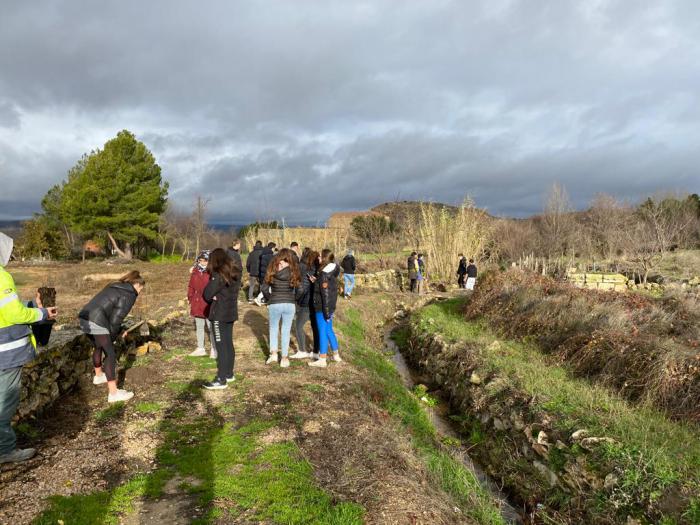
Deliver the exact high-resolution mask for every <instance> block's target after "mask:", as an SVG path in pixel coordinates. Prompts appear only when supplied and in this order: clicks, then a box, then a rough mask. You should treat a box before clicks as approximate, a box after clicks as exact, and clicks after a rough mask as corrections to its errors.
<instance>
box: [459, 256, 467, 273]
mask: <svg viewBox="0 0 700 525" xmlns="http://www.w3.org/2000/svg"><path fill="white" fill-rule="evenodd" d="M457 275H467V259H466V258H464V257H462V258H461V259H460V260H459V266H458V267H457Z"/></svg>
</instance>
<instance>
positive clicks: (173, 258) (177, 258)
mask: <svg viewBox="0 0 700 525" xmlns="http://www.w3.org/2000/svg"><path fill="white" fill-rule="evenodd" d="M148 262H151V263H156V264H173V263H182V262H183V261H182V256H181V255H177V254H176V255H161V254H159V253H152V254H150V255H149V256H148Z"/></svg>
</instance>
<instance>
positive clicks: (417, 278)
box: [406, 252, 428, 294]
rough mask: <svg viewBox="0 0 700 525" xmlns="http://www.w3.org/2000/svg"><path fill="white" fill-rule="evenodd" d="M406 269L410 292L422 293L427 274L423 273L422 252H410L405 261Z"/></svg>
mask: <svg viewBox="0 0 700 525" xmlns="http://www.w3.org/2000/svg"><path fill="white" fill-rule="evenodd" d="M406 267H407V269H408V281H409V290H410V291H411V293H417V294H422V293H423V292H424V291H425V284H426V282H427V278H428V276H427V274H426V273H425V258H424V255H423V254H422V253H418V252H411V255H409V256H408V260H407V261H406Z"/></svg>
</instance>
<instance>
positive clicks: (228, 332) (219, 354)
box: [211, 321, 236, 379]
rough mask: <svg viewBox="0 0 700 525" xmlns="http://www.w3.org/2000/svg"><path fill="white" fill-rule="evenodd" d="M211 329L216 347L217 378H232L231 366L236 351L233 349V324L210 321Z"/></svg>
mask: <svg viewBox="0 0 700 525" xmlns="http://www.w3.org/2000/svg"><path fill="white" fill-rule="evenodd" d="M211 329H212V331H213V332H214V345H215V346H216V367H217V377H218V378H219V379H227V378H229V377H233V364H234V362H235V360H236V351H235V350H234V348H233V322H231V323H224V322H222V321H212V322H211Z"/></svg>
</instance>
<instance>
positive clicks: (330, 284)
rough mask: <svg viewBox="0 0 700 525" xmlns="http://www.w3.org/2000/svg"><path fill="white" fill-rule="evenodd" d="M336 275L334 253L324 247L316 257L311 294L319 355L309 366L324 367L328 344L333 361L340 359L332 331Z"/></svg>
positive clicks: (336, 340)
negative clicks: (314, 277)
mask: <svg viewBox="0 0 700 525" xmlns="http://www.w3.org/2000/svg"><path fill="white" fill-rule="evenodd" d="M338 275H340V268H338V265H337V264H335V255H334V254H333V252H332V251H331V250H329V249H327V248H325V249H324V250H323V251H322V252H321V255H320V256H319V257H318V259H317V265H316V280H315V282H314V294H313V303H314V311H315V315H316V325H317V328H318V339H319V341H318V350H319V356H318V359H317V360H316V361H312V362H310V363H309V366H313V367H319V368H325V367H326V366H327V360H326V357H327V355H328V347H329V346H330V348H331V350H332V351H333V361H336V362H340V361H342V359H341V358H340V352H339V350H338V339H337V338H336V336H335V332H334V331H333V316H334V315H335V307H336V303H337V301H338Z"/></svg>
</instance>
